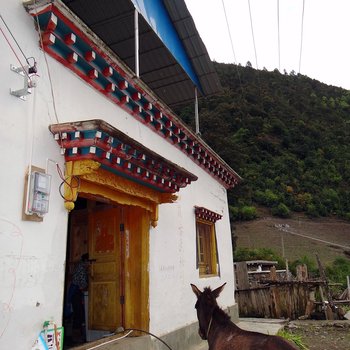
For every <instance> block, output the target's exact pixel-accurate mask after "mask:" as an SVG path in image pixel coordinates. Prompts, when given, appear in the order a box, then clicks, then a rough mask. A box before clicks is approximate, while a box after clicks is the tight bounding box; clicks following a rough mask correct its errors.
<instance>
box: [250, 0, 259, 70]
mask: <svg viewBox="0 0 350 350" xmlns="http://www.w3.org/2000/svg"><path fill="white" fill-rule="evenodd" d="M248 7H249V17H250V28H251V31H252V38H253V46H254V55H255V64H256V69H259V66H258V55H257V53H256V45H255V36H254V27H253V18H252V10H251V8H250V0H248Z"/></svg>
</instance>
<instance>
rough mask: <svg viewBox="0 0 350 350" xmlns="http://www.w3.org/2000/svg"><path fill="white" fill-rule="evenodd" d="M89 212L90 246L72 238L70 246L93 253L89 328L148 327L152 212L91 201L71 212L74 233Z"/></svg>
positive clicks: (89, 298) (110, 329)
mask: <svg viewBox="0 0 350 350" xmlns="http://www.w3.org/2000/svg"><path fill="white" fill-rule="evenodd" d="M74 212H75V213H74ZM84 216H85V218H86V221H85V225H86V222H87V226H86V227H85V229H86V230H87V232H86V247H84V242H81V240H79V239H75V240H74V237H71V242H73V243H72V244H73V245H77V244H78V246H75V247H71V248H72V249H71V251H79V250H82V249H85V250H86V249H87V251H88V252H89V259H90V266H89V290H88V301H89V302H88V304H89V305H88V315H89V317H88V320H87V321H88V328H89V329H93V330H109V331H114V330H116V329H117V328H118V327H120V326H122V327H124V328H142V329H146V330H147V329H148V314H149V313H148V271H147V266H148V252H149V248H148V245H149V222H150V221H149V215H148V213H147V211H146V210H144V209H142V208H140V207H136V206H126V205H117V204H113V205H110V204H109V205H107V204H102V203H96V202H93V201H90V200H89V201H87V208H86V209H83V210H76V211H75V210H74V211H73V212H72V214H71V226H73V229H71V233H73V235H74V225H78V224H77V222H83V220H82V217H84ZM79 245H80V246H79ZM75 255H79V254H75ZM73 257H74V254H73Z"/></svg>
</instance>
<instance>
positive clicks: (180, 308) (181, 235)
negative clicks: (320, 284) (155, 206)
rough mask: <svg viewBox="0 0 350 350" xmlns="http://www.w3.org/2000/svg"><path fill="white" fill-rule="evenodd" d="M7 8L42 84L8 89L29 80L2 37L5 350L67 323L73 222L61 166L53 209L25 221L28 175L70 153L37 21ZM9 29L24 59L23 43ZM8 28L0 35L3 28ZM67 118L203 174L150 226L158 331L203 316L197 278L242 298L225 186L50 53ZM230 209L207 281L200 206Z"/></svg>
mask: <svg viewBox="0 0 350 350" xmlns="http://www.w3.org/2000/svg"><path fill="white" fill-rule="evenodd" d="M0 13H1V15H2V17H3V18H4V19H5V21H6V23H7V25H8V26H9V28H10V29H11V31H12V33H13V35H14V36H15V37H16V39H17V41H18V43H19V44H20V45H21V47H22V49H23V51H24V52H25V53H26V55H27V56H33V57H35V58H36V60H37V62H38V75H39V77H38V86H37V87H36V88H35V89H34V91H33V94H32V95H29V96H28V99H27V101H25V102H24V101H22V100H20V99H18V98H16V97H14V96H12V95H10V94H9V90H10V88H12V89H18V88H21V86H22V81H23V80H22V79H23V78H21V77H19V76H18V75H17V74H15V73H13V72H12V71H10V64H13V65H16V66H17V65H19V64H18V62H17V60H16V57H15V55H14V54H13V52H12V51H11V49H10V47H9V45H8V44H7V42H6V41H5V39H4V37H3V36H2V35H0V52H1V60H0V73H1V84H0V120H1V126H0V140H1V141H0V144H1V153H0V154H1V155H0V164H1V170H2V171H1V172H0V186H1V194H2V196H1V198H2V200H1V201H0V280H1V288H0V348H1V349H31V346H32V344H33V342H34V341H35V339H36V338H37V336H38V334H39V331H40V330H41V328H42V324H43V322H44V321H45V320H51V319H52V320H53V321H55V322H56V323H57V324H58V325H60V324H61V321H62V309H63V305H62V304H63V287H64V273H65V256H66V239H67V219H68V214H67V212H66V210H65V209H64V206H63V199H62V198H61V197H60V195H59V192H58V187H59V185H60V183H61V180H60V178H59V177H58V174H57V171H56V170H55V166H54V164H53V163H51V162H50V163H49V173H50V174H52V184H51V197H50V210H49V213H48V214H47V215H45V217H44V220H43V222H30V221H22V219H21V217H22V201H23V189H24V177H25V172H26V170H27V167H28V165H29V163H30V157H31V145H33V152H32V165H34V166H37V167H41V168H45V166H46V163H47V159H48V158H49V159H52V160H54V161H56V162H58V163H59V165H60V167H61V168H62V169H63V166H64V159H63V156H61V155H60V152H59V151H60V150H59V147H58V146H57V143H56V142H55V141H54V140H53V137H52V135H51V133H50V132H49V130H48V126H49V125H50V124H53V123H57V120H56V116H55V113H54V107H53V99H52V95H51V90H50V82H49V78H48V72H47V67H46V64H45V59H44V55H43V52H42V51H41V50H40V49H39V45H38V33H37V32H36V31H35V29H34V23H33V19H32V18H31V17H30V16H29V15H28V14H27V13H26V12H25V10H24V8H23V6H22V4H21V2H20V1H17V0H16V1H15V0H13V1H6V0H0ZM0 27H1V29H2V30H4V32H5V34H6V36H7V38H8V39H10V41H11V44H12V45H13V47H14V49H15V50H16V52H17V54H18V55H19V57H20V59H21V60H22V62H24V58H23V57H22V56H21V54H20V52H19V50H18V48H17V47H16V45H15V44H14V43H13V40H12V38H11V37H10V34H9V33H8V32H7V31H6V28H5V27H4V25H3V23H2V22H0ZM0 34H1V33H0ZM47 61H48V64H49V70H50V74H51V78H52V84H53V91H54V97H55V102H56V110H57V117H58V121H59V122H60V123H63V122H70V121H78V120H88V119H103V120H105V121H106V122H108V123H110V124H111V125H113V126H114V127H116V128H117V129H119V130H121V131H122V132H124V133H126V134H127V135H129V136H130V137H132V138H134V139H135V140H137V141H138V142H140V143H143V144H144V145H145V146H146V147H148V148H150V149H152V150H153V151H155V152H156V153H158V154H160V155H162V156H163V157H166V158H168V159H170V160H171V161H172V162H174V163H176V164H178V165H180V166H182V167H184V168H185V169H186V170H188V171H190V172H192V173H194V174H195V175H197V176H198V177H199V179H198V181H196V182H193V183H192V184H191V185H189V186H188V187H186V188H185V189H181V190H180V192H179V193H178V194H179V199H178V201H177V202H176V203H174V204H163V205H160V208H159V221H158V226H157V227H156V228H154V229H151V232H150V265H149V272H150V330H151V331H152V332H154V333H156V334H164V333H167V332H169V331H172V330H174V329H177V328H179V327H182V326H184V325H186V324H189V323H192V322H194V321H196V313H195V310H194V302H195V296H194V295H193V293H192V290H191V288H190V283H195V284H196V285H197V286H199V287H204V286H207V285H211V286H213V287H216V286H218V285H220V284H221V283H223V282H227V287H226V288H225V290H224V291H223V293H222V296H221V297H220V299H219V302H220V304H221V305H222V306H224V307H225V306H230V305H233V304H234V289H233V267H232V252H231V235H230V225H229V218H228V209H227V200H226V190H225V189H224V188H223V187H222V185H220V184H219V183H218V182H217V181H216V180H214V179H213V178H212V177H211V176H210V175H209V174H208V173H206V172H205V171H204V170H202V169H201V168H199V167H198V166H197V165H196V164H195V163H194V162H193V161H192V160H190V159H189V158H188V157H187V156H186V155H185V154H184V153H182V152H181V151H180V150H178V149H177V148H176V147H174V146H173V145H171V144H170V143H169V142H167V141H166V140H164V139H162V138H161V137H159V136H158V135H156V134H155V133H154V132H153V131H152V130H150V129H149V128H147V127H146V126H144V125H142V124H141V123H140V122H138V121H136V120H135V119H134V118H133V117H132V116H130V115H129V114H128V113H126V112H125V111H124V110H122V109H121V108H119V107H118V106H117V105H115V104H114V103H112V102H111V101H110V100H108V99H107V98H105V97H104V96H103V95H101V94H100V93H98V92H96V91H95V90H94V89H93V88H92V87H90V86H89V85H88V84H86V83H85V82H84V81H82V80H81V79H79V78H78V77H77V76H76V75H75V74H73V73H72V72H71V71H70V70H68V69H67V68H65V67H64V66H63V65H61V64H60V63H58V62H57V61H55V60H53V59H52V58H51V57H49V56H47ZM195 205H198V206H203V207H206V208H208V209H210V210H212V211H214V212H217V213H219V214H221V215H223V218H222V219H221V220H219V221H217V223H216V232H217V240H218V251H219V259H220V272H221V277H220V278H219V277H215V278H207V279H199V275H198V270H196V245H195V243H196V240H195V217H194V206H195Z"/></svg>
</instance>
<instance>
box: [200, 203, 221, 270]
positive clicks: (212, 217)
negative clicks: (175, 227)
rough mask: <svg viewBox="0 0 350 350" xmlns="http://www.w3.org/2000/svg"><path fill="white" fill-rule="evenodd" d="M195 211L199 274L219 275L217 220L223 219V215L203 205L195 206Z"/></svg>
mask: <svg viewBox="0 0 350 350" xmlns="http://www.w3.org/2000/svg"><path fill="white" fill-rule="evenodd" d="M195 213H196V239H197V242H196V243H197V268H198V270H199V276H200V277H209V276H217V275H218V274H219V257H218V251H217V244H216V232H215V222H216V221H217V220H218V219H221V217H222V216H221V215H220V214H216V213H214V212H212V211H210V210H208V209H206V208H203V207H195Z"/></svg>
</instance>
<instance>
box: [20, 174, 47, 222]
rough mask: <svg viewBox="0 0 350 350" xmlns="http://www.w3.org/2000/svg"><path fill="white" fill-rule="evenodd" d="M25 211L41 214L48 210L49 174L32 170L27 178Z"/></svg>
mask: <svg viewBox="0 0 350 350" xmlns="http://www.w3.org/2000/svg"><path fill="white" fill-rule="evenodd" d="M29 181H30V184H29V200H28V206H27V213H26V214H29V215H32V214H37V215H39V216H43V215H44V214H46V213H48V211H49V199H50V188H51V175H49V174H45V173H40V172H38V171H34V172H32V173H31V175H30V178H29Z"/></svg>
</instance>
